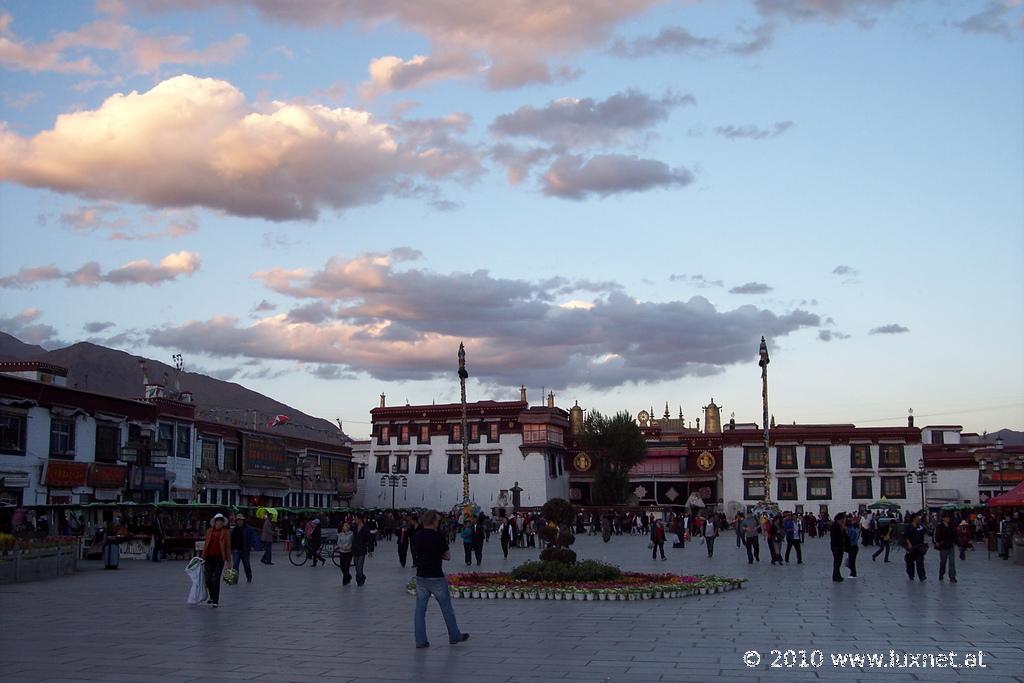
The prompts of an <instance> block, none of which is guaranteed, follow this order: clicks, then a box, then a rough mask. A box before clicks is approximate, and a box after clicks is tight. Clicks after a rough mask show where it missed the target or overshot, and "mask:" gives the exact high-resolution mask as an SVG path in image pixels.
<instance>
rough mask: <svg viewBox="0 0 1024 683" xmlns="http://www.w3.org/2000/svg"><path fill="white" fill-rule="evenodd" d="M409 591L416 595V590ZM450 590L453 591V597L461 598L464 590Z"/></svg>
mask: <svg viewBox="0 0 1024 683" xmlns="http://www.w3.org/2000/svg"><path fill="white" fill-rule="evenodd" d="M409 592H410V593H412V594H413V595H416V591H409ZM448 592H449V593H451V596H452V597H453V598H461V597H462V591H448Z"/></svg>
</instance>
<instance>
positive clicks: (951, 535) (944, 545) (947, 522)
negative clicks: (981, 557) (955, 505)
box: [935, 512, 956, 583]
mask: <svg viewBox="0 0 1024 683" xmlns="http://www.w3.org/2000/svg"><path fill="white" fill-rule="evenodd" d="M935 547H936V549H937V550H938V551H939V581H942V578H943V576H945V574H946V564H947V563H948V564H949V582H950V583H956V527H955V526H953V518H952V517H951V516H950V514H949V513H948V512H944V513H943V514H942V524H940V525H939V528H938V529H936V530H935Z"/></svg>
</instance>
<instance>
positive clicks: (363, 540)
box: [352, 512, 373, 586]
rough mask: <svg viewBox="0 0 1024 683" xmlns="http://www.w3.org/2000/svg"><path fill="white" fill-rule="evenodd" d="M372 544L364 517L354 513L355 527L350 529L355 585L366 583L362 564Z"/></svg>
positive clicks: (361, 514)
mask: <svg viewBox="0 0 1024 683" xmlns="http://www.w3.org/2000/svg"><path fill="white" fill-rule="evenodd" d="M372 544H373V537H372V536H371V535H370V527H369V526H368V525H367V523H366V515H364V514H363V513H361V512H357V513H356V525H355V528H353V529H352V564H354V565H355V568H356V585H357V586H362V585H363V584H364V583H366V574H364V573H363V563H365V562H366V553H368V552H369V551H370V548H371V546H372Z"/></svg>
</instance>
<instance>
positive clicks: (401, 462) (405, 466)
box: [395, 455, 409, 474]
mask: <svg viewBox="0 0 1024 683" xmlns="http://www.w3.org/2000/svg"><path fill="white" fill-rule="evenodd" d="M395 464H396V465H397V466H398V472H397V473H398V474H409V456H408V455H396V456H395Z"/></svg>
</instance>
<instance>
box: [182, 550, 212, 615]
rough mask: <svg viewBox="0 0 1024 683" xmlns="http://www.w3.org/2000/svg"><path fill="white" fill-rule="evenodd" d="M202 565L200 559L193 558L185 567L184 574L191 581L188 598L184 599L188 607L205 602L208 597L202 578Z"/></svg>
mask: <svg viewBox="0 0 1024 683" xmlns="http://www.w3.org/2000/svg"><path fill="white" fill-rule="evenodd" d="M204 564H205V563H204V562H203V560H202V558H199V557H193V558H192V559H191V560H189V561H188V564H187V565H185V573H186V574H188V578H189V579H190V580H191V581H192V588H191V589H189V592H188V598H187V599H186V600H187V602H188V604H190V605H198V604H199V603H202V602H206V600H207V598H208V597H209V596H208V594H207V592H206V581H204V577H203V568H204V567H203V565H204Z"/></svg>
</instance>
